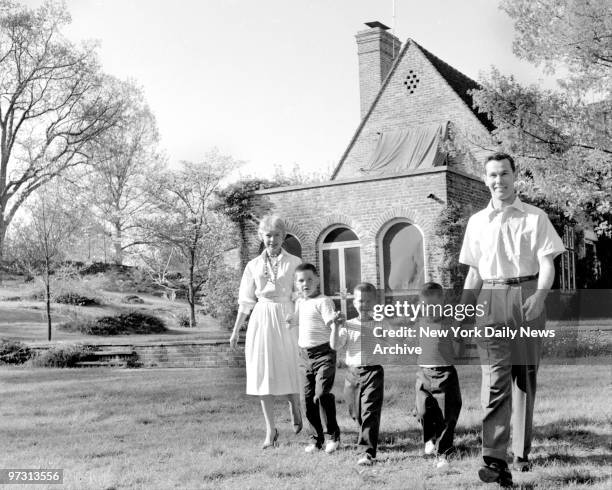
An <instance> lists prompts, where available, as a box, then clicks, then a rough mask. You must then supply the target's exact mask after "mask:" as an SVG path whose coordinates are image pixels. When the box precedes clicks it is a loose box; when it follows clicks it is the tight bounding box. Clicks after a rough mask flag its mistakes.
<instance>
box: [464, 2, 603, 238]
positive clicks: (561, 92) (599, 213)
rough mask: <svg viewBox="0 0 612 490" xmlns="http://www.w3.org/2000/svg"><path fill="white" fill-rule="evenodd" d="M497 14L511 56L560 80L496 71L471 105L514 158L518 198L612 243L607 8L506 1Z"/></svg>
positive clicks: (601, 3) (588, 3)
mask: <svg viewBox="0 0 612 490" xmlns="http://www.w3.org/2000/svg"><path fill="white" fill-rule="evenodd" d="M501 8H502V9H503V10H505V11H506V12H507V13H508V14H509V15H510V16H511V17H512V18H513V19H514V21H515V29H516V34H517V35H516V40H515V42H514V51H515V54H516V55H517V56H519V57H521V58H523V59H526V60H528V61H531V62H533V63H535V64H544V67H545V69H546V70H547V71H548V72H550V73H553V72H556V71H559V70H561V71H562V74H565V76H564V78H562V79H560V80H559V83H558V87H557V89H556V90H548V89H543V88H541V87H539V86H535V85H531V86H528V87H526V86H523V85H521V84H520V83H518V82H517V81H516V80H515V79H514V77H512V76H508V75H503V74H501V73H500V72H499V71H498V70H497V69H495V68H493V69H492V71H491V73H490V74H489V75H488V77H487V78H486V79H485V80H484V81H482V85H483V88H482V90H478V91H475V92H474V94H473V95H474V100H475V106H476V107H477V108H478V109H479V110H481V111H482V112H486V113H487V114H488V115H489V116H490V117H491V119H492V120H493V122H494V124H495V126H496V128H497V129H495V131H494V132H493V135H494V139H495V140H496V141H497V142H498V143H499V146H501V148H502V149H504V150H506V151H508V152H510V153H512V154H514V155H516V156H517V157H518V161H519V164H520V168H521V182H520V186H521V187H520V190H521V192H522V193H524V194H526V195H528V196H529V197H531V198H532V199H535V200H541V199H545V200H547V201H548V202H550V203H551V204H552V205H553V206H556V207H559V208H560V209H562V210H563V211H564V213H565V214H566V215H567V216H568V217H569V218H576V217H586V218H588V219H589V220H590V221H591V222H592V223H593V225H594V227H595V230H596V231H597V233H599V234H600V235H601V236H603V237H608V238H609V237H612V138H611V136H612V134H611V128H612V126H611V125H610V118H611V116H612V99H611V97H610V96H611V95H612V91H611V90H612V70H611V68H612V14H611V12H610V6H609V2H608V1H607V0H561V1H558V0H555V1H552V0H503V1H502V2H501ZM489 145H491V143H489ZM489 147H491V146H489ZM604 240H605V238H604Z"/></svg>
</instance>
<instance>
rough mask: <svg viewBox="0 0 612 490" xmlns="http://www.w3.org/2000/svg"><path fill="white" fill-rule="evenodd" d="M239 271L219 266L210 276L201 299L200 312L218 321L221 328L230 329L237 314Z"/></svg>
mask: <svg viewBox="0 0 612 490" xmlns="http://www.w3.org/2000/svg"><path fill="white" fill-rule="evenodd" d="M240 272H241V271H239V270H237V269H235V268H232V267H228V266H221V267H219V268H218V269H217V270H215V271H214V274H211V278H210V280H209V281H208V282H207V283H206V286H205V289H204V293H203V294H202V297H201V300H200V301H201V304H202V310H201V311H202V312H203V313H206V314H208V315H210V316H212V317H213V318H216V319H217V320H219V323H220V324H221V326H222V327H225V328H227V329H231V328H232V327H233V326H234V321H235V320H236V315H237V314H238V289H239V287H240Z"/></svg>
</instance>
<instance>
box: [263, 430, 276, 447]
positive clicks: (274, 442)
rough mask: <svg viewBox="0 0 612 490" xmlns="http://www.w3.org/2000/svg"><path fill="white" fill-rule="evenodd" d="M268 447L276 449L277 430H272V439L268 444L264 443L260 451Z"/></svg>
mask: <svg viewBox="0 0 612 490" xmlns="http://www.w3.org/2000/svg"><path fill="white" fill-rule="evenodd" d="M269 447H278V429H274V437H273V438H272V440H271V441H270V442H264V443H263V444H262V445H261V448H262V449H268V448H269Z"/></svg>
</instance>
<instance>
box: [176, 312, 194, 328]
mask: <svg viewBox="0 0 612 490" xmlns="http://www.w3.org/2000/svg"><path fill="white" fill-rule="evenodd" d="M190 318H191V315H190V314H189V312H188V311H181V312H180V313H179V314H178V315H177V322H178V326H179V327H183V328H188V327H189V319H190Z"/></svg>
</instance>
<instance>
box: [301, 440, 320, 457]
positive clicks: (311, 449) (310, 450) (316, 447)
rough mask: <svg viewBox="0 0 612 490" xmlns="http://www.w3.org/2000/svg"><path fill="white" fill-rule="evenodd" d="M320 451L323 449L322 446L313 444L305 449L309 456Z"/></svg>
mask: <svg viewBox="0 0 612 490" xmlns="http://www.w3.org/2000/svg"><path fill="white" fill-rule="evenodd" d="M320 449H321V446H320V445H319V444H316V443H314V442H312V443H310V444H308V446H306V447H305V448H304V451H305V452H307V453H308V454H311V453H316V452H317V451H319V450H320Z"/></svg>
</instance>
